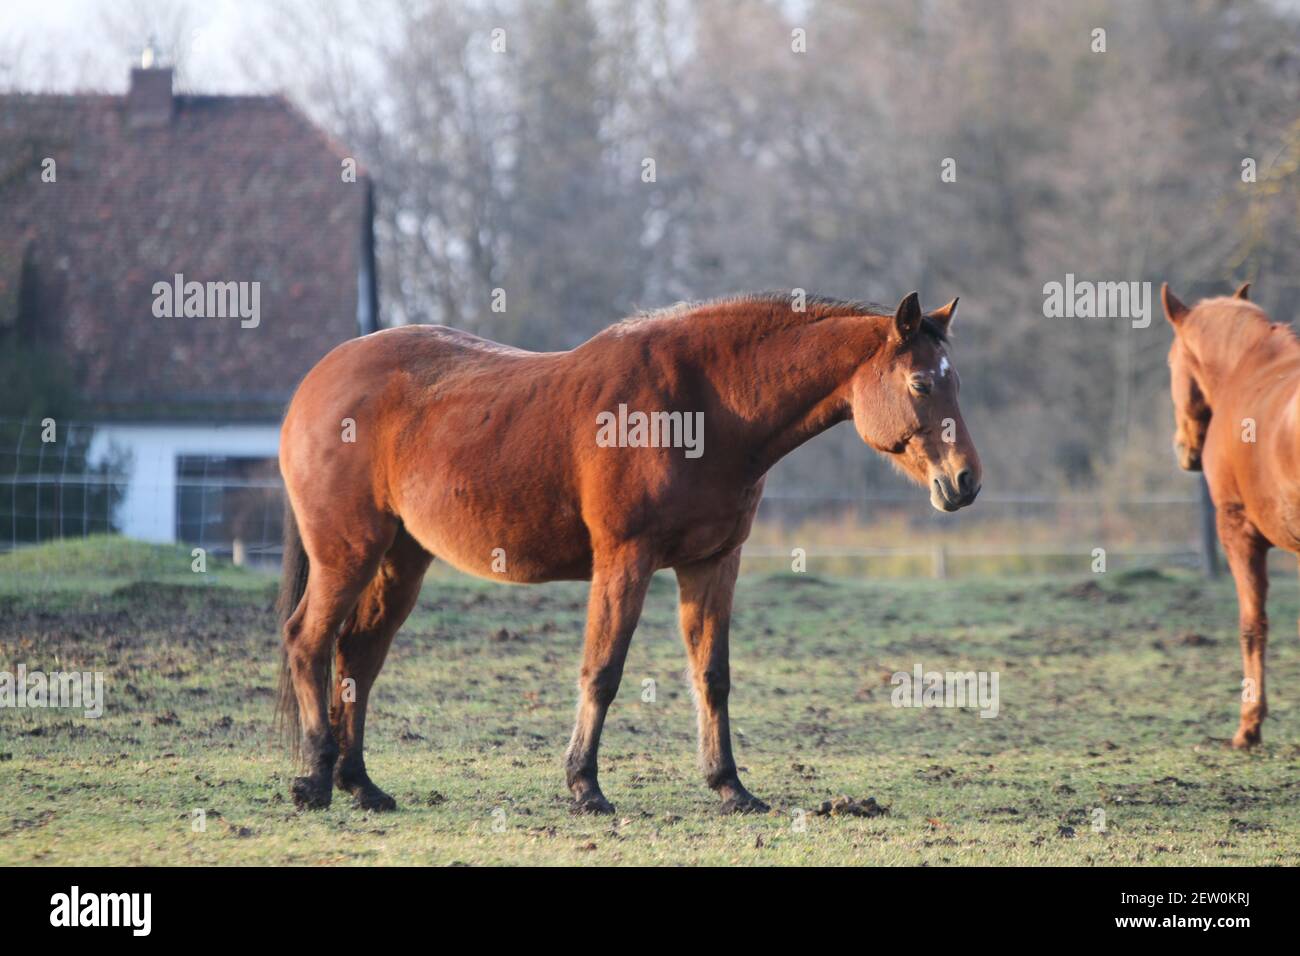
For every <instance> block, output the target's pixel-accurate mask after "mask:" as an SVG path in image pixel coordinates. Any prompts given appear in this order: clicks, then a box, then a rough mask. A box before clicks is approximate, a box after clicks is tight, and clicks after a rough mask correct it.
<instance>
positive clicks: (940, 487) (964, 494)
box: [930, 469, 980, 512]
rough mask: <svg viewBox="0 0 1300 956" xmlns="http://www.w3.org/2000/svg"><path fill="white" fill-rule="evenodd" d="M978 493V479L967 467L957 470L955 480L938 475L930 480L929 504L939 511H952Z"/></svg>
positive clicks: (969, 501) (962, 506) (961, 506)
mask: <svg viewBox="0 0 1300 956" xmlns="http://www.w3.org/2000/svg"><path fill="white" fill-rule="evenodd" d="M979 493H980V483H979V479H978V478H976V477H975V476H974V475H973V474H972V473H971V472H970V470H969V469H963V470H962V471H960V472H958V473H957V477H956V479H955V480H954V479H950V478H949V477H948V476H947V475H940V476H939V477H938V478H933V479H931V481H930V504H932V505H933V506H934V507H935V508H937V509H938V510H939V511H945V512H952V511H956V510H958V509H959V508H965V507H966V506H967V505H968V504H971V503H972V502H973V501H974V500H975V498H976V496H978V495H979Z"/></svg>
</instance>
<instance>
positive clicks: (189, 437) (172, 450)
mask: <svg viewBox="0 0 1300 956" xmlns="http://www.w3.org/2000/svg"><path fill="white" fill-rule="evenodd" d="M114 446H116V447H118V448H123V449H127V450H129V451H130V453H131V461H130V463H129V465H128V468H129V469H130V480H129V483H128V485H127V490H126V494H125V496H124V497H123V499H122V501H121V503H120V504H119V505H118V507H117V510H116V512H115V517H116V521H117V525H118V526H119V527H120V528H121V530H122V534H124V535H126V536H127V537H130V538H139V539H141V540H143V541H174V540H175V539H176V458H177V456H179V455H228V456H231V457H246V458H275V457H276V456H277V455H278V454H279V448H280V426H279V425H217V424H143V423H142V424H118V423H101V424H97V425H96V426H95V436H94V438H93V439H92V441H91V445H90V455H89V457H90V460H91V462H98V461H100V460H102V458H103V457H104V456H105V455H106V454H107V453H108V450H109V449H110V448H112V447H114Z"/></svg>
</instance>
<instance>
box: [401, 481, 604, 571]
mask: <svg viewBox="0 0 1300 956" xmlns="http://www.w3.org/2000/svg"><path fill="white" fill-rule="evenodd" d="M548 510H549V512H550V513H548V514H544V515H543V514H538V513H536V512H535V511H533V510H531V509H530V508H528V507H525V506H523V505H522V504H521V505H520V506H519V507H517V508H512V509H502V510H496V509H493V510H492V511H491V512H490V513H486V514H485V513H484V512H483V511H482V510H481V509H479V508H477V507H474V506H472V505H468V504H458V503H456V502H455V500H454V498H453V499H452V500H449V501H444V503H443V504H442V506H441V507H439V508H438V509H437V510H436V511H434V512H432V513H426V514H418V515H412V516H406V515H404V516H403V521H404V522H405V524H406V528H407V530H408V531H410V533H411V534H412V536H414V538H415V539H416V540H417V541H418V542H420V544H421V546H422V547H424V548H425V550H427V551H429V552H430V553H431V554H433V555H434V557H436V558H440V559H441V560H443V561H446V562H447V563H448V564H450V565H452V566H453V567H455V568H457V569H458V570H461V571H464V572H465V573H467V574H473V575H475V576H476V577H481V578H486V579H488V580H491V581H502V582H508V583H514V584H536V583H540V582H542V581H564V580H586V579H588V578H590V577H591V546H590V540H589V538H588V536H587V531H586V528H585V527H584V526H583V525H582V522H581V521H580V520H577V518H576V514H575V515H574V516H573V517H570V516H569V515H568V514H566V512H567V511H568V510H569V509H563V508H561V509H548Z"/></svg>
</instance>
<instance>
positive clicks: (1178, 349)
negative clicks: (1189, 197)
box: [1160, 283, 1300, 747]
mask: <svg viewBox="0 0 1300 956" xmlns="http://www.w3.org/2000/svg"><path fill="white" fill-rule="evenodd" d="M1249 289H1250V285H1249V283H1247V284H1246V285H1243V286H1241V288H1239V289H1238V290H1237V292H1236V294H1235V295H1232V296H1222V297H1220V298H1215V299H1205V300H1203V301H1201V302H1198V303H1197V304H1196V306H1194V307H1193V308H1190V309H1189V308H1188V307H1187V306H1185V305H1183V303H1181V302H1179V301H1178V297H1177V296H1175V295H1174V294H1173V293H1172V292H1170V291H1169V286H1168V285H1167V284H1166V285H1164V286H1162V287H1161V290H1160V295H1161V299H1162V301H1163V303H1164V309H1165V317H1166V318H1168V319H1169V322H1170V323H1171V324H1172V325H1173V327H1174V342H1173V346H1172V347H1171V348H1170V350H1169V371H1170V383H1171V389H1172V392H1173V399H1174V426H1175V428H1174V453H1175V454H1176V455H1177V457H1178V463H1179V464H1180V465H1181V466H1182V467H1183V468H1184V469H1186V470H1188V471H1201V470H1202V469H1204V471H1205V480H1206V483H1207V484H1208V485H1209V488H1210V497H1211V498H1212V499H1213V501H1214V506H1215V510H1216V518H1217V523H1218V530H1219V540H1220V541H1221V542H1222V543H1223V550H1224V552H1225V553H1226V554H1227V556H1228V565H1229V567H1231V569H1232V577H1233V580H1234V581H1235V582H1236V585H1237V603H1238V605H1239V611H1240V630H1241V661H1242V669H1243V671H1244V674H1245V677H1244V678H1243V680H1242V694H1241V724H1240V726H1239V727H1238V728H1237V733H1236V735H1235V736H1234V737H1233V738H1232V745H1233V746H1234V747H1250V746H1253V745H1254V744H1257V743H1259V740H1260V725H1261V723H1262V722H1263V720H1264V716H1265V715H1266V714H1267V713H1268V705H1267V700H1266V698H1265V695H1264V648H1265V645H1266V644H1267V643H1268V615H1267V613H1266V611H1265V600H1266V598H1267V594H1268V552H1269V549H1270V548H1274V547H1278V548H1285V549H1286V550H1288V551H1291V552H1293V553H1300V478H1298V477H1297V476H1300V420H1298V419H1297V414H1300V408H1297V403H1300V341H1297V340H1296V337H1295V334H1294V333H1293V332H1292V331H1291V327H1290V326H1288V325H1285V324H1283V323H1276V322H1270V321H1269V318H1268V315H1267V314H1265V312H1264V310H1263V309H1261V308H1260V307H1259V306H1257V305H1255V304H1253V303H1252V302H1250V301H1249V300H1248V298H1247V294H1248V292H1249Z"/></svg>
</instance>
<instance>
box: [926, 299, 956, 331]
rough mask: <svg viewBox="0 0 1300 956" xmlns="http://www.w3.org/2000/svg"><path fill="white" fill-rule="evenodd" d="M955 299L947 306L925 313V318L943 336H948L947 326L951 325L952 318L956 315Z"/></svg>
mask: <svg viewBox="0 0 1300 956" xmlns="http://www.w3.org/2000/svg"><path fill="white" fill-rule="evenodd" d="M957 302H958V300H957V299H953V300H952V301H951V302H949V303H948V304H947V305H945V306H942V307H940V308H938V309H935V310H934V311H933V312H927V313H926V315H925V317H926V318H927V319H929V320H930V321H931V322H933V323H934V324H935V325H937V326H939V328H940V329H942V330H943V334H944V335H947V334H948V326H950V325H952V317H953V316H954V315H956V314H957Z"/></svg>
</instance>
